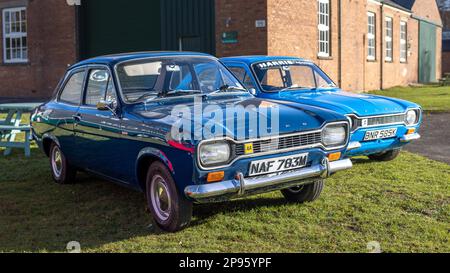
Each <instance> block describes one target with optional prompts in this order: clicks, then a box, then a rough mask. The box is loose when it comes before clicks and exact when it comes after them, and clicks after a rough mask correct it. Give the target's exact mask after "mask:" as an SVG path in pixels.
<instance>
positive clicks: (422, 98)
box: [370, 86, 450, 112]
mask: <svg viewBox="0 0 450 273" xmlns="http://www.w3.org/2000/svg"><path fill="white" fill-rule="evenodd" d="M370 93H372V94H376V95H382V96H388V97H394V98H400V99H404V100H409V101H412V102H415V103H418V104H420V105H421V106H422V107H423V108H424V109H425V111H438V112H448V111H450V87H449V86H444V87H436V86H424V87H394V88H391V89H386V90H381V91H372V92H370Z"/></svg>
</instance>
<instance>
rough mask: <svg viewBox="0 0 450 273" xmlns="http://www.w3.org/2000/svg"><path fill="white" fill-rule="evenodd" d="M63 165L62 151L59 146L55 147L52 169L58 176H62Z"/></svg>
mask: <svg viewBox="0 0 450 273" xmlns="http://www.w3.org/2000/svg"><path fill="white" fill-rule="evenodd" d="M62 165H63V164H62V155H61V151H60V150H59V148H58V147H55V148H54V149H53V151H52V170H53V174H54V175H55V176H56V177H57V178H59V177H60V176H61V171H62Z"/></svg>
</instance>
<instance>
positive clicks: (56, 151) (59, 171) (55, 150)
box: [49, 143, 77, 184]
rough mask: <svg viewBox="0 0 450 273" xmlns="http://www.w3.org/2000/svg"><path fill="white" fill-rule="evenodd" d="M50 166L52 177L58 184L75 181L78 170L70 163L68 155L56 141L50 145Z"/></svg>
mask: <svg viewBox="0 0 450 273" xmlns="http://www.w3.org/2000/svg"><path fill="white" fill-rule="evenodd" d="M49 154H50V168H51V170H52V177H53V180H55V182H56V183H58V184H71V183H74V182H75V177H76V174H77V170H76V168H75V167H74V166H72V165H70V163H69V162H68V161H67V158H66V156H65V155H64V153H63V152H62V151H61V149H60V147H59V146H58V145H57V144H56V143H52V145H51V146H50V153H49Z"/></svg>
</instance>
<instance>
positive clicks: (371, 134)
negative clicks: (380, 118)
mask: <svg viewBox="0 0 450 273" xmlns="http://www.w3.org/2000/svg"><path fill="white" fill-rule="evenodd" d="M396 135H397V129H384V130H376V131H368V132H366V135H365V136H364V141H370V140H376V139H385V138H391V137H395V136H396Z"/></svg>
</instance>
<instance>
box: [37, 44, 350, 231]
mask: <svg viewBox="0 0 450 273" xmlns="http://www.w3.org/2000/svg"><path fill="white" fill-rule="evenodd" d="M230 113H231V114H230ZM31 123H32V128H33V136H34V138H35V139H36V141H37V143H38V144H39V146H40V148H42V149H43V151H44V152H45V153H46V154H47V155H48V156H49V158H50V166H51V170H52V175H53V178H54V180H55V181H56V182H57V183H60V184H65V183H71V182H74V179H75V175H76V172H77V171H80V170H82V171H88V172H90V173H93V174H96V175H98V176H101V177H104V178H106V179H108V180H111V181H114V182H117V183H119V184H121V185H124V186H127V187H130V188H133V189H136V190H140V191H143V192H144V193H146V197H147V200H148V202H147V203H148V208H149V209H150V211H151V212H152V215H153V217H154V219H155V221H156V223H157V224H158V225H159V226H160V227H162V228H163V229H165V230H168V231H177V230H179V229H181V228H183V227H185V226H186V225H187V224H188V223H189V221H190V219H191V216H192V203H193V202H199V203H201V202H216V201H222V200H229V199H231V198H237V197H242V196H246V195H250V194H257V193H263V192H269V191H274V190H282V193H283V195H284V196H285V197H286V198H287V200H289V201H292V202H307V201H313V200H315V199H316V198H317V197H318V196H319V194H320V192H321V190H322V187H323V183H324V178H326V177H328V176H329V175H331V174H332V173H335V172H337V171H339V170H344V169H347V168H350V167H351V166H352V163H351V161H350V160H349V159H346V158H345V157H344V153H345V148H346V147H347V145H348V139H349V122H348V120H347V118H346V117H345V116H343V115H340V114H338V113H335V112H332V111H329V110H323V109H319V108H316V107H312V106H305V105H299V104H297V103H290V102H286V103H275V102H273V101H269V100H264V99H258V98H255V97H254V96H252V95H251V94H249V93H248V92H247V90H246V89H244V88H243V87H242V85H241V84H240V83H239V81H238V80H237V79H236V78H235V77H234V76H233V74H232V73H231V72H229V71H228V70H227V69H226V68H225V66H223V65H222V64H221V63H220V62H219V61H218V60H217V59H216V58H214V57H212V56H209V55H205V54H199V53H188V52H185V53H182V52H148V53H135V54H122V55H111V56H103V57H98V58H94V59H90V60H87V61H83V62H80V63H78V64H75V65H73V66H72V67H70V68H69V69H68V71H67V73H66V75H65V76H64V78H63V79H62V81H61V82H60V84H59V86H58V87H57V90H56V92H55V94H54V96H53V98H52V99H51V100H50V101H49V102H47V103H46V104H44V105H42V106H41V107H39V108H38V109H36V111H35V113H34V114H33V115H32V121H31ZM263 129H264V130H263Z"/></svg>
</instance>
